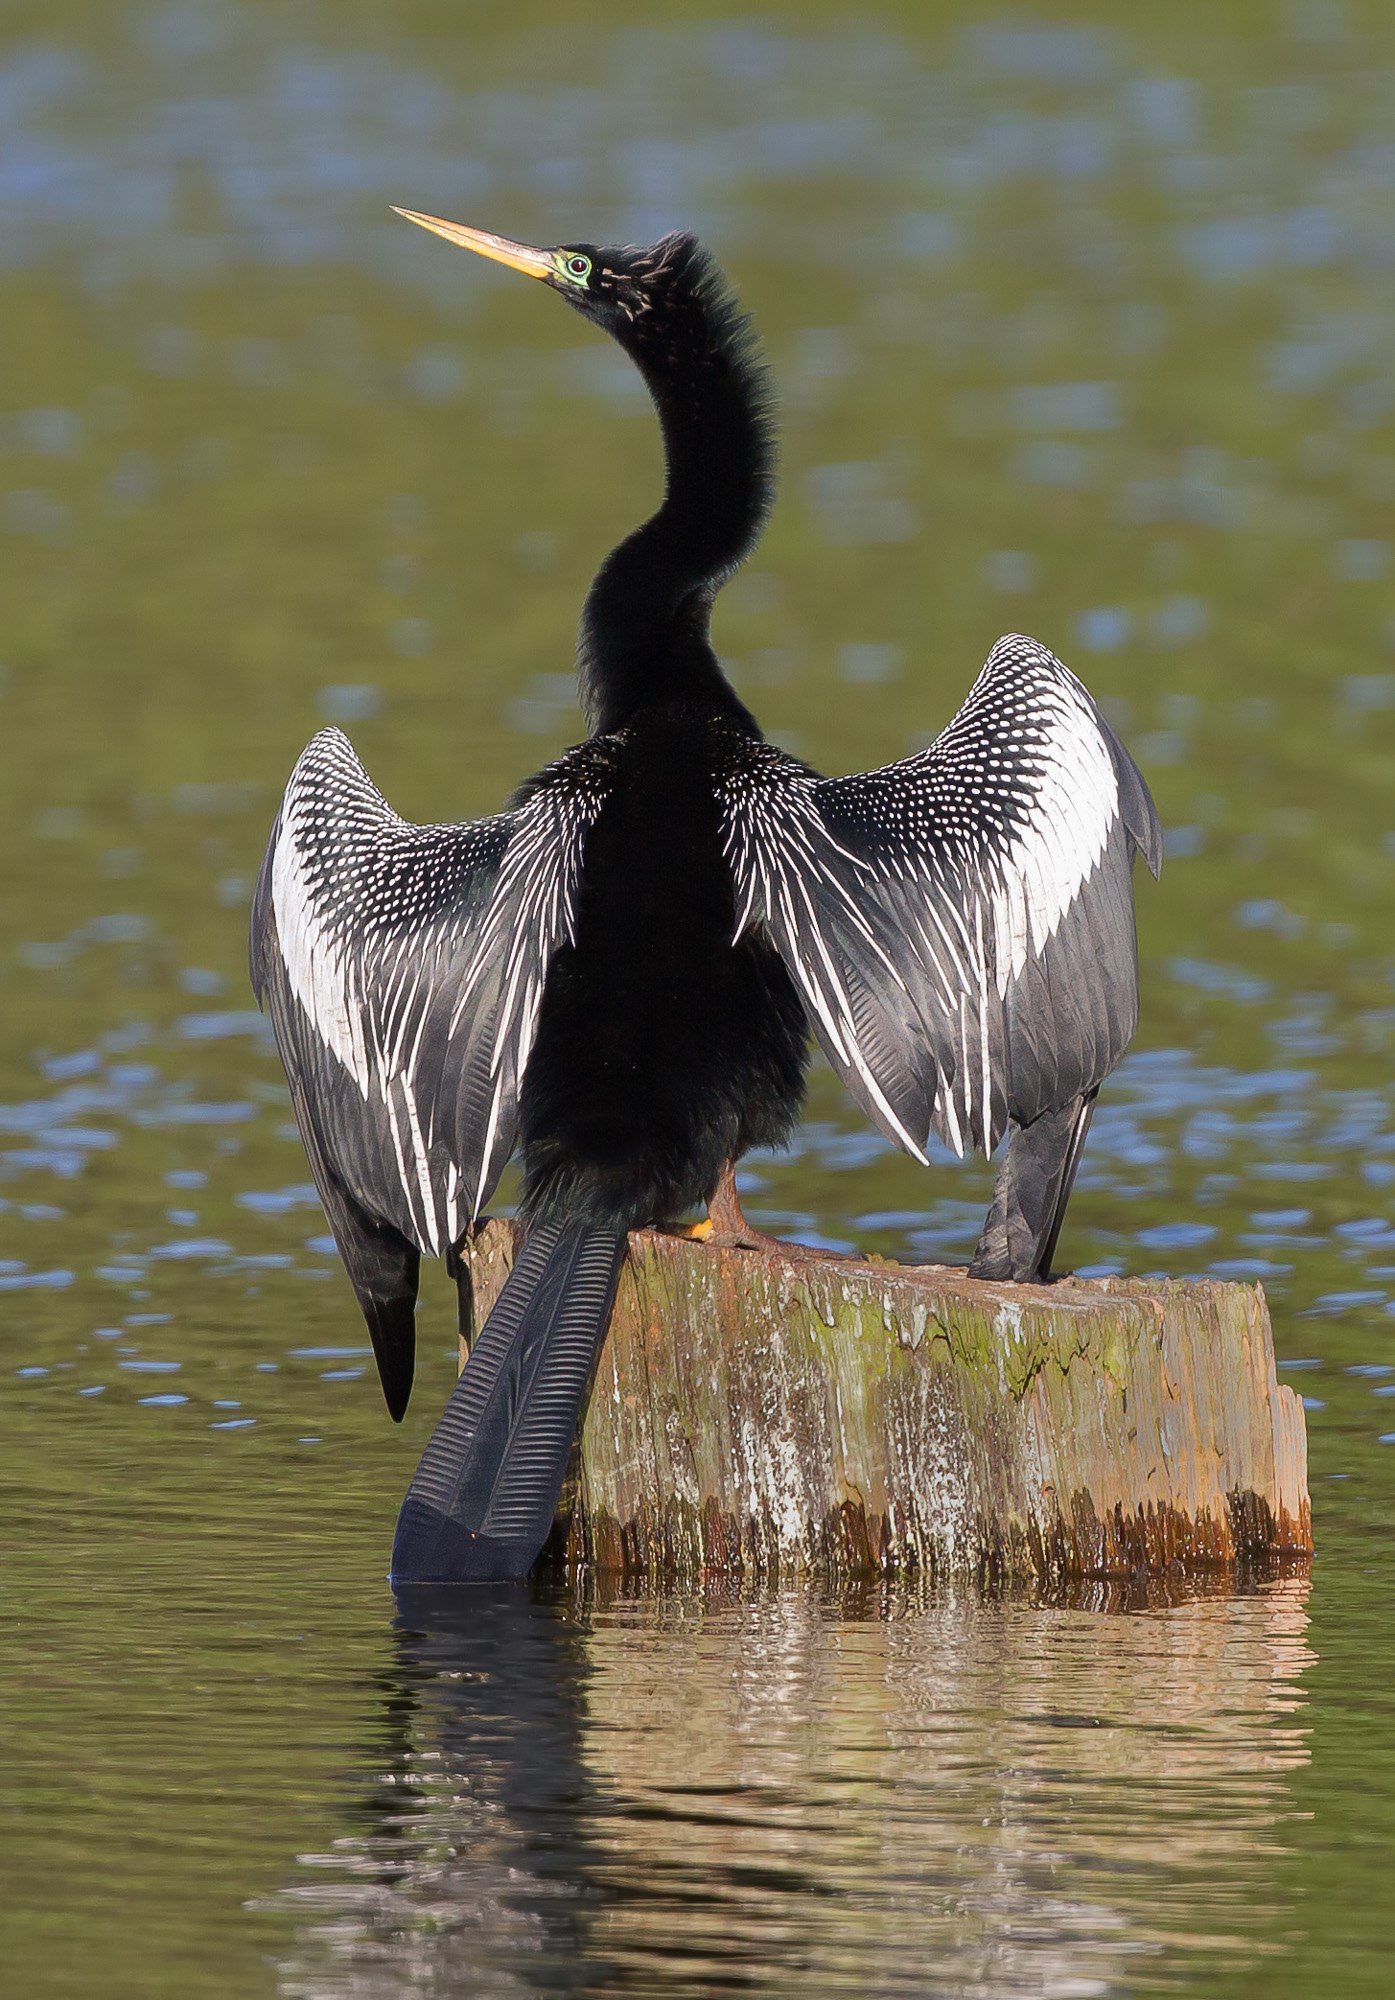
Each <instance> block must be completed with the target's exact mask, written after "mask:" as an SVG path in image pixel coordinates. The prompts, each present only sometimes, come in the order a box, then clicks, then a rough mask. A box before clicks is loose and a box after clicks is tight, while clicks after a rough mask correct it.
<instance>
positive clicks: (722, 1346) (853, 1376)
mask: <svg viewBox="0 0 1395 2000" xmlns="http://www.w3.org/2000/svg"><path fill="white" fill-rule="evenodd" d="M513 1248H514V1229H513V1225H511V1224H509V1223H506V1222H499V1221H493V1222H487V1223H485V1224H484V1225H482V1227H481V1228H480V1230H479V1232H478V1233H477V1235H476V1236H475V1238H474V1240H473V1242H472V1244H471V1245H470V1248H469V1251H468V1259H469V1263H470V1266H471V1271H472V1275H473V1279H474V1292H475V1306H476V1311H477V1314H478V1315H479V1318H480V1319H482V1318H483V1316H484V1315H485V1314H486V1313H487V1312H488V1311H489V1308H490V1306H491V1305H492V1304H493V1301H494V1299H495V1298H496V1297H497V1295H498V1291H499V1288H500V1286H501V1285H502V1283H503V1280H504V1277H505V1275H506V1274H507V1271H508V1268H509V1265H510V1262H511V1260H512V1256H513ZM556 1546H557V1547H558V1549H559V1550H560V1549H561V1548H565V1552H566V1554H567V1556H568V1558H569V1559H570V1560H573V1561H578V1562H580V1561H586V1562H589V1563H591V1564H593V1565H595V1566H597V1567H599V1568H601V1569H606V1570H615V1571H622V1572H625V1573H629V1574H636V1575H642V1574H660V1573H662V1574H677V1575H689V1576H691V1575H694V1574H696V1573H699V1572H731V1573H737V1572H744V1573H748V1574H749V1573H755V1574H761V1575H769V1574H781V1575H785V1574H792V1573H795V1574H797V1573H801V1572H803V1573H815V1574H819V1573H822V1574H826V1575H830V1576H840V1575H858V1574H865V1573H870V1572H878V1571H880V1572H884V1573H896V1572H909V1571H914V1570H930V1571H932V1572H933V1573H935V1574H938V1575H960V1576H963V1575H976V1576H980V1577H1003V1576H1035V1577H1038V1578H1041V1579H1043V1580H1047V1581H1062V1580H1066V1579H1070V1578H1075V1577H1089V1576H1127V1575H1135V1574H1138V1573H1140V1572H1145V1571H1146V1572H1149V1573H1152V1574H1159V1573H1162V1572H1165V1571H1167V1570H1169V1569H1179V1568H1180V1569H1183V1570H1199V1569H1211V1568H1217V1567H1221V1566H1226V1565H1231V1564H1237V1563H1241V1562H1245V1561H1253V1560H1263V1559H1272V1558H1300V1559H1301V1558H1303V1557H1305V1556H1307V1555H1308V1554H1310V1553H1311V1550H1312V1525H1311V1513H1310V1508H1309V1501H1308V1482H1307V1436H1306V1430H1305V1426H1304V1421H1303V1409H1302V1405H1301V1403H1300V1402H1299V1400H1298V1398H1297V1396H1296V1395H1295V1394H1294V1393H1293V1391H1292V1390H1291V1389H1289V1388H1287V1387H1284V1386H1281V1385H1280V1384H1279V1383H1278V1381H1277V1380H1276V1378H1275V1373H1274V1349H1273V1339H1272V1336H1271V1333H1270V1327H1269V1314H1268V1309H1267V1307H1266V1305H1265V1301H1264V1294H1263V1291H1262V1289H1261V1288H1260V1287H1259V1286H1257V1285H1247V1284H1226V1283H1220V1282H1213V1281H1210V1280H1205V1281H1200V1282H1190V1281H1182V1280H1167V1281H1163V1282H1152V1283H1144V1282H1142V1281H1140V1280H1123V1279H1105V1280H1101V1281H1097V1282H1087V1281H1084V1280H1066V1281H1063V1282H1061V1283H1058V1284H1054V1285H1050V1286H1027V1285H1009V1284H1002V1285H999V1284H981V1283H977V1282H975V1281H974V1280H972V1279H970V1278H967V1277H965V1275H964V1274H963V1272H962V1271H957V1270H952V1269H948V1268H945V1267H941V1266H925V1267H916V1266H910V1265H896V1264H887V1263H881V1262H874V1263H860V1262H856V1261H852V1260H843V1259H834V1258H824V1257H811V1256H807V1255H802V1254H800V1253H799V1252H798V1251H797V1250H796V1251H793V1252H792V1253H791V1254H790V1255H789V1256H783V1255H780V1254H778V1253H776V1254H766V1253H765V1252H763V1251H748V1250H720V1249H712V1248H709V1247H708V1246H707V1245H705V1244H702V1243H696V1242H691V1241H688V1240H687V1239H685V1238H682V1237H677V1236H668V1235H663V1234H660V1233H657V1232H652V1231H647V1230H646V1231H638V1232H636V1233H635V1234H634V1235H633V1236H632V1237H631V1239H630V1253H629V1257H628V1260H627V1262H626V1265H625V1269H624V1271H623V1273H622V1276H621V1280H620V1291H619V1296H618V1298H617V1301H616V1307H615V1314H614V1318H613V1320H612V1323H611V1329H610V1334H609V1337H608V1339H607V1341H606V1346H605V1350H604V1353H603V1354H602V1357H601V1361H600V1365H599V1368H598V1370H597V1373H596V1379H595V1382H594V1385H593V1389H592V1394H591V1401H590V1405H589V1408H588V1411H587V1415H586V1421H585V1425H584V1429H583V1434H582V1440H581V1445H580V1448H579V1450H578V1451H577V1452H576V1453H574V1454H573V1462H572V1469H571V1473H570V1475H569V1478H568V1483H567V1487H566V1488H565V1490H564V1493H563V1499H562V1507H561V1511H560V1513H559V1520H558V1529H557V1539H556Z"/></svg>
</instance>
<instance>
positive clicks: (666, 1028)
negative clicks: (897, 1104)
mask: <svg viewBox="0 0 1395 2000" xmlns="http://www.w3.org/2000/svg"><path fill="white" fill-rule="evenodd" d="M747 740H748V739H747V738H746V737H745V734H744V731H742V730H741V729H739V728H738V727H737V726H736V725H735V724H734V723H733V721H732V720H731V718H729V717H727V716H724V715H722V714H720V713H717V714H714V713H713V712H712V711H711V709H710V708H708V707H707V706H705V705H704V704H702V703H701V702H698V701H687V702H682V703H673V704H664V705H662V706H658V707H655V708H653V709H649V710H645V711H641V712H640V713H638V714H636V715H634V716H633V717H632V719H631V721H630V722H629V723H628V724H626V725H625V727H624V729H623V730H621V731H620V732H619V733H618V735H617V736H616V737H614V738H612V739H611V743H610V754H611V759H612V766H611V781H610V787H609V791H608V794H607V797H606V801H605V804H604V805H603V806H602V807H601V810H600V812H599V813H598V815H597V817H596V820H595V822H594V824H593V825H592V827H591V830H590V832H589V834H588V836H587V843H586V866H585V869H584V872H583V874H582V877H581V880H580V882H579V884H578V889H577V897H576V904H575V910H574V917H573V930H572V942H570V943H569V944H565V945H563V946H562V947H561V949H560V950H559V951H558V952H557V953H556V955H555V957H554V958H553V960H552V964H551V967H550V969H549V971H548V976H547V982H546V985H545V987H544V990H543V998H542V1006H541V1010H540V1012H539V1016H538V1028H537V1039H536V1040H535V1042H534V1044H533V1049H532V1053H531V1055H530V1056H529V1059H528V1068H527V1072H526V1075H525V1077H524V1081H523V1090H522V1097H521V1104H520V1118H519V1139H520V1151H521V1156H522V1163H523V1172H524V1189H525V1192H524V1212H525V1214H527V1215H530V1216H531V1215H537V1216H539V1217H548V1218H556V1217H561V1216H570V1217H572V1218H574V1219H576V1220H580V1221H590V1222H597V1223H611V1224H615V1225H618V1226H619V1227H621V1228H626V1229H632V1228H638V1227H641V1226H642V1225H643V1224H645V1223H648V1222H653V1221H659V1220H665V1219H674V1218H676V1217H679V1216H681V1215H682V1214H684V1213H685V1211H688V1210H691V1209H693V1208H696V1207H698V1206H700V1205H701V1204H702V1203H703V1202H705V1201H706V1200H707V1199H708V1197H709V1196H710V1194H711V1192H712V1190H713V1188H714V1187H715V1185H716V1183H717V1179H718V1176H719V1174H720V1173H721V1170H722V1168H723V1166H724V1165H725V1164H726V1162H727V1161H729V1160H735V1159H739V1158H740V1156H741V1155H742V1154H743V1153H744V1152H747V1151H749V1149H750V1148H751V1147H753V1146H778V1145H781V1144H783V1143H784V1141H785V1140H786V1139H787V1138H788V1137H789V1133H790V1129H791V1127H792V1125H793V1123H794V1120H795V1118H796V1116H797V1115H798V1111H799V1105H800V1100H801V1097H802V1095H803V1082H804V1071H805V1067H806V1064H807V1061H808V1039H809V1035H808V1026H807V1022H806V1019H805V1011H804V1007H803V1004H802V1003H801V1001H800V999H799V996H798V994H797V992H796V991H795V988H794V983H793V981H792V979H791V977H790V974H789V972H788V971H787V970H786V968H785V966H784V964H783V962H782V961H781V959H780V958H779V956H778V954H777V953H776V951H775V950H774V948H773V946H772V945H771V943H770V941H769V939H768V938H767V937H766V936H765V935H764V934H763V933H762V932H760V931H757V930H748V931H746V932H745V933H744V934H743V935H742V936H741V937H740V938H737V934H736V916H737V911H736V898H735V890H734V885H733V883H732V878H731V870H730V868H729V866H728V865H727V862H726V857H725V855H724V853H723V850H722V841H723V828H722V823H721V814H720V809H719V783H720V778H721V774H722V773H723V772H724V771H726V770H730V769H731V768H732V766H733V764H734V763H735V761H736V760H737V758H739V756H740V755H741V754H742V752H743V750H744V747H745V742H746V741H747ZM734 940H735V942H734ZM678 1052H681V1060H675V1055H676V1053H678Z"/></svg>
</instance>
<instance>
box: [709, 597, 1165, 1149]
mask: <svg viewBox="0 0 1395 2000" xmlns="http://www.w3.org/2000/svg"><path fill="white" fill-rule="evenodd" d="M724 807H725V825H726V842H727V853H728V858H729V861H730V864H731V868H732V873H733V878H734V882H735V888H736V902H737V908H738V910H740V911H741V913H742V915H741V927H742V928H744V927H745V925H746V924H747V923H750V922H760V923H763V924H764V925H765V926H766V928H767V929H768V931H769V932H770V934H771V936H772V938H773V940H774V942H775V944H776V947H777V949H778V950H779V951H780V953H781V955H782V957H783V958H784V959H785V961H786V963H787V964H788V965H789V966H790V969H791V971H792V972H793V973H794V975H795V977H796V979H797V981H798V983H799V985H800V988H801V990H802V992H803V994H804V997H805V1000H806V1002H807V1004H808V1005H809V1008H810V1011H811V1015H812V1018H813V1021H814V1024H815V1028H816V1031H817V1033H818V1034H819V1037H820V1039H821V1041H822V1042H823V1044H824V1047H825V1050H826V1051H827V1053H828V1055H829V1058H830V1060H831V1061H832V1062H833V1063H834V1065H835V1067H836V1068H837V1069H838V1070H839V1071H840V1073H841V1074H842V1076H843V1078H844V1081H845V1082H846V1083H847V1085H848V1087H849V1088H850V1090H851V1091H852V1092H853V1094H854V1095H855V1096H856V1097H857V1098H858V1099H859V1100H860V1101H861V1102H862V1103H863V1105H864V1106H865V1107H866V1109H867V1110H868V1112H869V1113H870V1115H871V1116H872V1117H873V1118H874V1119H875V1121H876V1122H877V1123H878V1124H879V1125H880V1126H881V1127H882V1129H883V1131H885V1132H886V1133H887V1134H888V1136H889V1137H891V1138H892V1139H894V1140H896V1142H897V1143H898V1144H900V1145H902V1146H904V1147H905V1148H906V1149H907V1151H909V1152H911V1153H912V1154H914V1155H915V1156H916V1157H918V1158H921V1159H923V1158H924V1157H925V1147H926V1144H927V1141H928V1138H929V1134H930V1131H931V1130H932V1129H933V1130H935V1131H937V1132H938V1133H939V1135H940V1137H941V1138H942V1139H943V1140H944V1141H945V1143H946V1144H947V1145H949V1146H950V1147H951V1148H952V1149H953V1150H954V1151H955V1152H957V1153H959V1154H961V1155H962V1154H964V1153H965V1152H967V1151H969V1150H970V1149H971V1148H973V1147H978V1148H980V1149H981V1150H983V1151H985V1152H987V1151H991V1150H992V1148H993V1146H994V1145H996V1143H997V1141H998V1139H999V1138H1000V1137H1001V1136H1002V1133H1003V1131H1004V1129H1005V1127H1006V1122H1007V1119H1008V1118H1009V1117H1012V1118H1015V1119H1017V1120H1018V1121H1019V1122H1022V1123H1026V1122H1030V1120H1031V1119H1032V1118H1034V1117H1036V1116H1038V1115H1040V1113H1041V1112H1042V1111H1043V1110H1045V1109H1047V1108H1049V1107H1050V1106H1052V1105H1053V1104H1061V1103H1065V1102H1068V1101H1069V1099H1070V1098H1071V1097H1072V1096H1074V1095H1076V1094H1078V1093H1079V1092H1080V1091H1081V1090H1084V1089H1088V1088H1091V1087H1092V1086H1093V1085H1094V1084H1096V1083H1098V1082H1099V1081H1100V1080H1101V1078H1102V1077H1103V1076H1105V1075H1107V1074H1108V1072H1109V1070H1110V1069H1111V1068H1112V1067H1113V1066H1114V1064H1115V1063H1116V1062H1117V1061H1118V1059H1119V1057H1120V1055H1122V1053H1123V1050H1124V1048H1125V1047H1126V1046H1127V1043H1128V1040H1129V1038H1130V1036H1131V1035H1132V1032H1133V1027H1134V1022H1135V1019H1136V1012H1137V992H1136V988H1137V977H1136V967H1135V956H1134V936H1133V910H1132V894H1131V889H1130V885H1129V873H1130V864H1131V861H1132V856H1133V853H1134V851H1135V850H1141V851H1142V852H1143V853H1144V854H1145V856H1146V858H1147V859H1148V861H1149V864H1150V866H1152V867H1153V868H1154V870H1155V872H1156V866H1157V861H1158V848H1159V839H1158V827H1157V817H1156V814H1155V812H1154V811H1153V805H1152V800H1151V799H1150V798H1149V796H1148V792H1147V788H1146V786H1145V785H1144V783H1143V780H1142V778H1141V777H1140V776H1139V773H1138V771H1137V769H1136V768H1135V766H1134V765H1133V763H1132V761H1131V760H1130V759H1129V757H1128V755H1127V752H1126V751H1124V750H1123V748H1122V746H1121V745H1120V744H1119V743H1118V741H1117V739H1116V738H1115V736H1114V735H1113V732H1112V731H1111V730H1110V729H1109V726H1108V724H1107V723H1106V722H1105V721H1104V719H1103V717H1102V716H1101V715H1100V713H1099V710H1098V709H1097V708H1096V706H1095V704H1094V702H1093V701H1092V700H1091V699H1090V696H1089V695H1088V694H1087V693H1086V691H1085V689H1084V688H1083V687H1082V686H1081V684H1080V682H1079V681H1077V680H1076V678H1075V676H1074V675H1073V674H1071V673H1070V672H1069V671H1068V670H1067V669H1066V668H1065V667H1064V666H1062V665H1061V663H1060V661H1059V660H1057V659H1055V658H1054V656H1053V655H1052V654H1051V653H1049V652H1047V650H1046V649H1045V647H1043V646H1040V645H1038V644H1037V643H1036V642H1035V641H1034V640H1031V639H1024V638H1020V637H1016V636H1013V637H1009V638H1006V639H1002V640H1000V641H999V642H998V644H997V645H996V646H995V647H994V648H993V651H992V653H991V654H990V655H989V658H988V660H987V663H986V664H985V666H984V669H983V671H982V673H981V674H980V675H979V677H978V680H977V681H976V682H975V684H974V686H973V688H972V689H971V690H970V692H969V695H968V697H967V699H966V700H965V702H964V705H963V707H962V708H961V709H960V711H959V713H958V715H956V716H955V718H954V720H953V721H952V722H951V723H950V724H949V726H948V727H947V728H946V729H945V730H944V731H943V733H942V734H941V735H940V736H939V737H938V738H937V739H936V740H935V742H934V743H933V744H931V745H930V747H929V748H928V749H927V750H924V751H922V752H920V753H919V754H918V755H916V756H914V757H909V758H907V759H905V760H904V761H903V762H901V763H899V764H892V765H888V766H886V767H885V768H884V769H882V770H879V771H870V772H867V773H864V774H863V775H861V776H857V777H850V778H836V779H824V778H819V777H817V776H816V775H815V774H814V773H813V772H811V771H808V770H806V769H805V768H804V767H803V766H802V765H800V764H797V763H796V762H795V761H794V760H793V759H792V758H789V757H786V756H784V755H783V754H782V753H781V752H779V751H777V750H774V749H773V748H771V747H770V746H769V745H759V746H753V748H752V751H751V754H750V755H749V756H748V757H747V758H746V759H745V760H744V763H743V764H742V765H741V766H740V767H739V768H737V769H735V770H734V771H733V773H732V775H731V776H730V778H729V779H728V781H727V784H726V788H725V799H724Z"/></svg>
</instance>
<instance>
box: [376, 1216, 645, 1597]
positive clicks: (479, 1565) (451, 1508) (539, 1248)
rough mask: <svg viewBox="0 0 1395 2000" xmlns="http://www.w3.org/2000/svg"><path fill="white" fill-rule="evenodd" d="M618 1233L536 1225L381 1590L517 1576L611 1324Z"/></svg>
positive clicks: (542, 1525)
mask: <svg viewBox="0 0 1395 2000" xmlns="http://www.w3.org/2000/svg"><path fill="white" fill-rule="evenodd" d="M624 1256H625V1235H624V1232H623V1231H618V1230H614V1229H603V1228H578V1227H577V1226H576V1225H575V1224H572V1225H568V1224H565V1223H546V1224H541V1225H535V1226H534V1228H533V1229H532V1230H531V1231H530V1232H529V1234H528V1238H527V1240H526V1242H525V1243H524V1245H523V1249H522V1251H521V1252H520V1254H519V1258H518V1262H517V1263H516V1264H515V1265H514V1268H513V1270H512V1271H511V1272H510V1274H509V1277H508V1281H507V1283H506V1284H505V1286H504V1289H503V1291H502V1292H500V1294H499V1298H498V1302H497V1303H496V1305H495V1307H494V1310H493V1312H492V1313H491V1314H490V1315H489V1318H488V1319H487V1320H486V1321H485V1323H484V1327H483V1329H482V1330H481V1332H480V1335H479V1338H478V1339H477V1340H476V1342H475V1344H474V1346H473V1348H472V1349H471V1350H470V1359H469V1361H468V1362H467V1363H466V1365H465V1369H464V1372H463V1373H462V1375H461V1377H460V1379H459V1381H458V1382H457V1383H456V1385H455V1388H454V1390H453V1392H452V1394H451V1399H450V1401H449V1402H448V1403H447V1405H446V1408H445V1412H444V1414H443V1415H442V1418H441V1421H440V1423H439V1424H437V1426H436V1429H435V1431H434V1432H433V1433H432V1437H431V1442H430V1443H429V1444H428V1445H427V1447H426V1450H425V1452H424V1453H423V1454H422V1460H421V1464H420V1465H419V1466H418V1467H417V1470H416V1476H415V1477H414V1478H413V1480H412V1483H411V1485H410V1486H409V1487H408V1489H407V1497H406V1499H405V1500H404V1501H403V1503H402V1512H401V1513H400V1514H399V1515H398V1518H397V1534H396V1537H395V1539H394V1541H393V1546H392V1581H393V1582H394V1584H404V1583H487V1582H492V1581H497V1580H498V1579H500V1578H502V1577H517V1576H525V1575H526V1574H527V1572H528V1570H529V1569H530V1568H531V1567H532V1564H533V1562H534V1559H535V1558H536V1557H537V1555H538V1552H539V1550H540V1549H541V1548H542V1546H543V1543H544V1542H545V1541H546V1540H547V1537H548V1534H549V1532H550V1530H551V1527H552V1520H553V1514H554V1512H555V1509H556V1506H557V1495H558V1492H559V1490H560V1488H561V1484H562V1479H563V1475H564V1474H565V1472H566V1469H567V1457H568V1454H569V1453H570V1451H571V1447H572V1439H573V1437H574V1436H575V1433H576V1422H577V1416H578V1414H579V1412H580V1409H581V1405H582V1403H583V1401H584V1399H585V1396H586V1391H587V1387H588V1384H589V1383H590V1380H591V1373H592V1370H593V1369H594V1367H595V1365H596V1358H597V1356H598V1355H599V1353H600V1351H601V1344H602V1342H603V1341H604V1339H605V1334H606V1328H607V1326H608V1325H609V1323H610V1309H611V1306H612V1305H613V1304H614V1302H615V1287H616V1284H617V1283H618V1281H619V1277H620V1266H621V1264H622V1262H623V1261H624Z"/></svg>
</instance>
